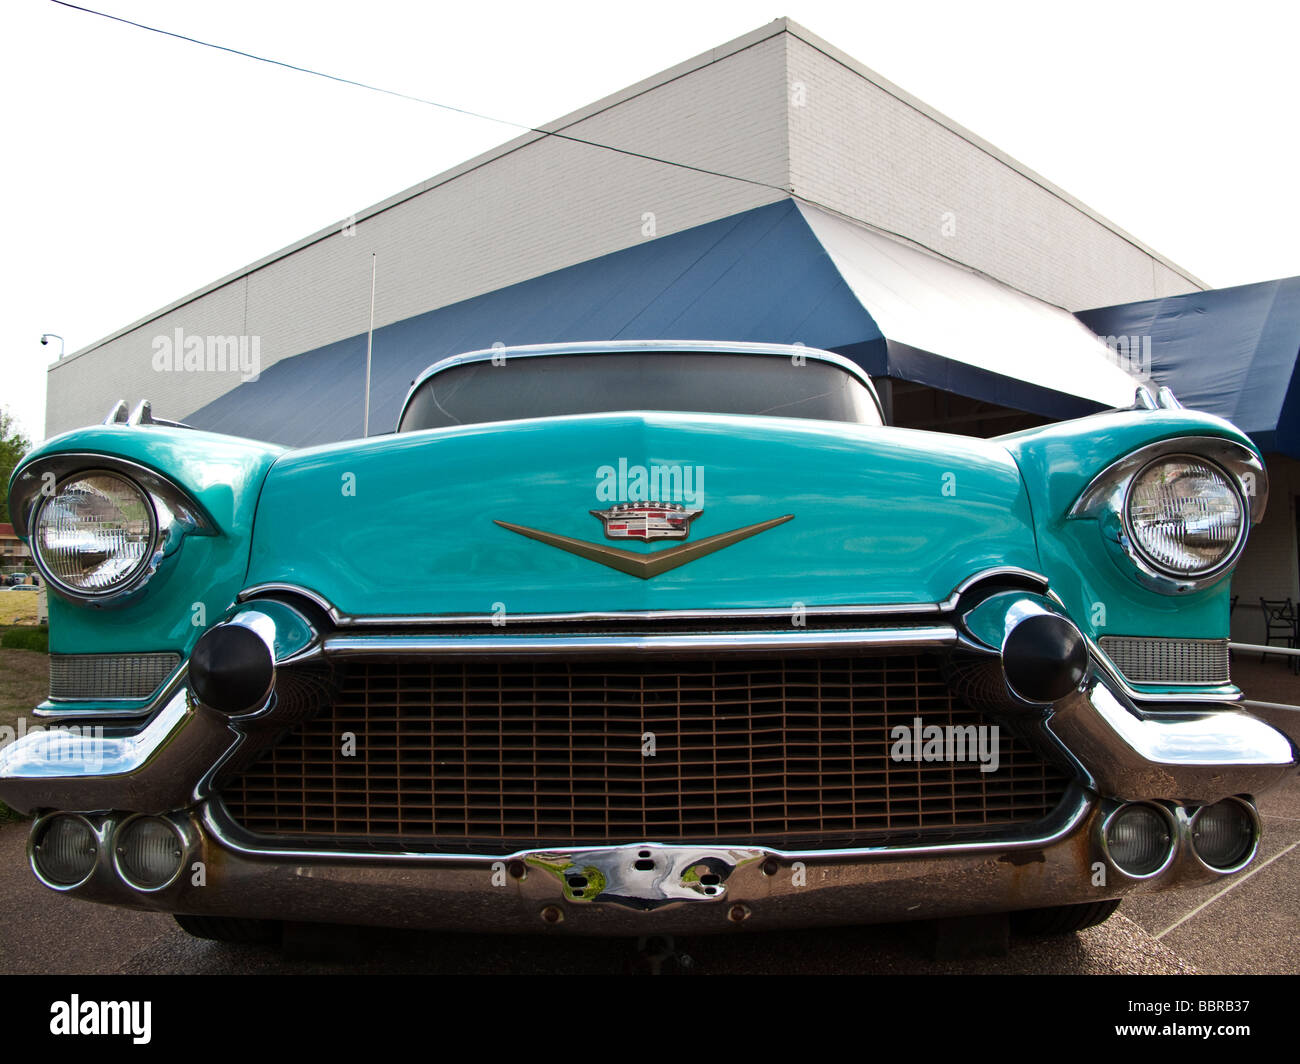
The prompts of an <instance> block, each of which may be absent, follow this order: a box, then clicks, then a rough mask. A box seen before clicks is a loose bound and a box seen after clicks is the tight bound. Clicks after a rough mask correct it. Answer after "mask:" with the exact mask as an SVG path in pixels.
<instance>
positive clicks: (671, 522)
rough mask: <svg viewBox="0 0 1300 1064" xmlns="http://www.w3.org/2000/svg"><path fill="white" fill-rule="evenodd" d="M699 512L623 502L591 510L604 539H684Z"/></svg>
mask: <svg viewBox="0 0 1300 1064" xmlns="http://www.w3.org/2000/svg"><path fill="white" fill-rule="evenodd" d="M702 513H704V511H703V510H702V509H700V510H688V509H687V508H686V507H685V506H682V505H681V504H680V503H673V502H624V503H619V504H618V505H616V506H611V507H610V508H609V509H608V510H592V511H591V516H592V517H599V518H600V519H601V521H602V522H603V523H604V525H605V538H606V539H640V540H646V541H649V540H652V539H685V538H686V537H687V536H689V535H690V534H691V522H692V521H694V520H695V519H696V518H697V517H699V516H700V514H702Z"/></svg>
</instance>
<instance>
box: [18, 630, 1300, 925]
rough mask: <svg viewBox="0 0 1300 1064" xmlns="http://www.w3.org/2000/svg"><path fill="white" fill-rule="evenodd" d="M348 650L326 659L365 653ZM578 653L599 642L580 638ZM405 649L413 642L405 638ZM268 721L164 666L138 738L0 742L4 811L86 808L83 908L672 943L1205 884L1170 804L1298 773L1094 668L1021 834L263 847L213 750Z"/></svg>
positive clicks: (260, 738)
mask: <svg viewBox="0 0 1300 1064" xmlns="http://www.w3.org/2000/svg"><path fill="white" fill-rule="evenodd" d="M263 616H265V615H259V617H255V618H253V620H254V621H258V620H259V619H260V617H263ZM262 627H266V626H262ZM273 628H274V626H273V625H272V626H271V627H270V628H268V630H267V633H266V637H265V638H266V644H267V647H268V649H270V650H271V652H272V653H273V654H274V656H275V659H276V661H277V663H280V664H283V662H284V661H285V660H286V657H288V656H292V657H294V658H296V659H298V660H301V658H302V656H303V654H304V650H303V648H302V647H301V646H292V647H286V646H284V645H283V641H282V640H281V639H279V638H277V635H276V632H275V631H274V630H273ZM918 633H922V634H921V639H922V640H923V645H927V646H929V647H932V648H933V647H942V646H951V645H952V644H954V643H957V642H958V641H959V640H964V639H965V638H966V637H965V636H964V635H963V634H961V633H960V632H959V631H958V630H957V628H956V627H946V626H944V625H936V624H927V625H925V626H911V627H907V628H901V629H896V630H893V633H892V635H891V634H890V630H888V629H883V628H879V627H877V628H873V629H872V630H871V632H870V633H869V636H868V638H869V640H870V641H871V643H872V645H873V646H874V647H875V648H877V649H878V648H879V647H880V646H882V645H890V642H891V640H892V642H893V645H898V646H908V645H910V646H913V647H915V646H916V645H917V637H918ZM673 638H674V639H675V640H676V639H678V637H673ZM711 638H715V639H716V637H711ZM787 638H789V637H787ZM805 638H812V639H814V640H816V639H819V638H821V637H820V636H818V635H817V634H816V633H808V634H807V637H805ZM834 638H835V640H836V642H837V643H838V644H843V643H844V642H846V641H847V640H848V639H849V638H851V637H850V636H846V635H845V634H844V633H842V632H837V633H836V634H835V637H834ZM678 641H679V640H678ZM357 642H358V641H357V640H353V642H351V643H349V644H348V645H347V646H346V647H344V648H342V652H344V653H361V652H364V651H365V648H364V647H363V646H360V645H354V643H357ZM458 645H459V646H462V647H463V646H464V645H465V643H464V641H463V640H462V641H461V642H460V643H459V644H458ZM647 645H648V644H647ZM653 649H654V648H653V647H651V652H653ZM671 649H673V650H674V652H680V650H681V648H680V646H675V647H674V648H671ZM723 649H724V650H725V646H724V647H723ZM709 650H710V652H716V650H717V648H715V647H710V648H709ZM591 651H592V652H594V653H598V652H600V646H599V644H598V643H593V645H592V647H591ZM621 651H622V652H625V653H626V652H627V651H628V648H627V647H626V646H623V647H622V648H621ZM386 652H387V653H392V652H393V648H392V647H387V648H386ZM411 652H412V653H415V652H417V651H416V650H412V651H411ZM418 652H419V653H430V652H431V651H430V649H429V648H428V647H427V646H423V645H421V646H420V647H419V648H418ZM492 652H493V653H496V652H498V651H497V650H496V649H493V650H492ZM532 652H545V651H544V650H542V651H532ZM308 653H310V650H308ZM285 701H286V703H287V702H289V701H292V700H288V699H286V700H285ZM287 711H288V710H287V709H286V707H285V706H284V705H281V706H280V707H279V708H278V709H277V703H276V700H275V699H272V700H271V701H270V702H268V703H267V705H266V706H264V707H262V708H261V709H259V710H256V711H253V712H250V713H247V714H243V715H241V716H238V717H231V716H229V715H223V714H220V713H217V712H215V711H213V710H211V709H209V708H208V707H205V706H203V705H200V704H199V703H198V702H197V700H196V699H195V698H194V697H193V694H192V693H191V691H190V690H189V689H188V688H187V687H186V686H185V684H184V676H183V672H182V674H181V675H178V677H177V679H176V680H175V681H174V683H173V686H172V688H171V689H170V690H168V691H166V692H164V693H163V695H162V697H161V698H160V705H159V708H158V709H157V711H156V712H155V714H154V716H153V717H152V719H151V720H150V721H149V722H148V723H147V724H146V725H145V726H144V727H142V728H138V729H135V730H122V731H120V732H118V733H116V734H114V733H109V734H105V735H104V736H102V737H96V736H94V735H86V734H80V735H69V734H61V733H57V732H54V733H47V734H45V735H29V736H27V737H26V738H24V739H22V740H20V741H19V742H17V743H14V744H12V745H11V746H9V747H7V748H5V749H3V750H0V800H3V801H5V802H6V803H8V804H9V805H11V806H13V807H14V808H17V809H19V810H22V811H51V810H69V811H75V812H79V813H83V814H86V819H87V820H88V821H89V822H90V823H91V825H92V827H93V829H94V830H95V832H96V834H97V835H98V837H99V845H98V848H97V852H98V855H99V856H98V858H97V861H98V863H97V865H96V867H95V869H94V870H93V871H92V872H91V874H90V875H89V876H88V877H87V878H86V879H85V880H84V881H83V882H82V883H80V884H78V885H76V886H73V887H63V886H58V885H55V884H49V883H47V885H48V886H51V887H52V889H56V890H60V891H63V892H66V893H71V894H74V895H75V896H78V897H82V898H85V899H87V900H93V901H100V902H106V903H109V904H116V905H122V906H127V907H134V908H143V909H156V910H162V911H172V912H185V913H195V914H210V915H228V916H242V917H260V918H268V919H293V920H306V921H322V922H344V923H368V924H375V925H382V926H397V927H420V928H434V929H437V928H442V929H459V930H470V929H480V930H491V931H514V932H529V931H540V930H544V929H546V928H553V929H556V930H559V931H562V932H572V933H579V934H642V933H648V932H651V931H654V932H665V933H692V932H706V931H720V930H726V929H728V928H733V927H737V926H741V925H743V926H745V927H754V928H765V927H802V926H815V925H826V924H850V923H853V924H858V923H868V922H881V921H893V920H907V919H926V918H935V917H943V916H953V915H961V914H974V913H981V912H1002V911H1008V910H1015V909H1026V908H1036V907H1042V906H1049V905H1065V904H1072V903H1086V902H1094V901H1099V900H1103V899H1108V898H1114V897H1119V896H1121V895H1123V894H1126V893H1128V892H1130V891H1139V890H1141V891H1145V890H1161V889H1166V888H1168V887H1172V886H1178V885H1184V884H1187V883H1193V882H1205V881H1209V880H1213V879H1217V878H1221V877H1222V875H1223V874H1224V873H1220V872H1216V871H1214V870H1212V869H1210V868H1208V867H1207V866H1205V865H1204V864H1202V863H1201V862H1200V860H1199V859H1198V858H1197V857H1196V855H1195V853H1194V851H1193V848H1192V847H1191V845H1190V812H1189V808H1188V807H1195V806H1196V805H1199V804H1204V803H1211V802H1215V801H1218V800H1220V799H1223V798H1227V797H1231V796H1253V795H1257V794H1259V793H1262V792H1263V791H1265V790H1267V789H1269V788H1270V787H1272V786H1274V785H1275V784H1276V783H1278V782H1279V781H1281V780H1282V779H1283V778H1285V777H1286V776H1288V775H1289V774H1290V773H1292V772H1294V771H1295V768H1296V764H1297V756H1296V746H1295V745H1293V740H1295V739H1296V737H1294V736H1293V737H1291V738H1288V737H1287V736H1286V735H1284V734H1283V733H1282V732H1281V731H1279V730H1277V729H1276V728H1274V727H1272V726H1270V725H1269V724H1266V723H1264V722H1263V721H1261V720H1259V719H1257V718H1255V717H1253V716H1251V715H1250V714H1248V713H1245V712H1243V711H1241V710H1239V709H1237V708H1234V707H1233V706H1231V704H1225V703H1208V704H1207V703H1205V702H1201V703H1199V704H1190V703H1187V704H1179V703H1175V702H1166V703H1163V704H1160V705H1158V706H1150V705H1143V706H1139V705H1138V704H1136V703H1134V702H1133V701H1132V700H1131V698H1130V697H1129V692H1128V691H1127V690H1126V689H1125V687H1124V685H1123V683H1122V681H1121V680H1119V679H1118V678H1117V677H1115V676H1114V675H1113V674H1112V673H1110V672H1109V671H1108V670H1107V668H1106V666H1105V662H1104V661H1102V660H1100V659H1098V658H1096V657H1094V658H1093V659H1092V661H1091V664H1090V666H1089V671H1088V674H1087V676H1086V678H1085V680H1084V682H1083V683H1081V684H1080V686H1079V687H1078V688H1077V689H1076V690H1074V691H1073V692H1072V693H1071V694H1069V695H1067V696H1066V697H1064V698H1062V699H1060V700H1059V701H1058V702H1057V703H1055V704H1054V705H1052V706H1050V707H1045V708H1044V710H1043V712H1042V713H1041V714H1040V715H1039V717H1038V718H1037V719H1038V721H1039V724H1038V725H1037V726H1038V727H1039V728H1040V733H1041V736H1042V741H1044V742H1049V743H1055V744H1057V745H1058V746H1059V747H1060V748H1061V749H1062V750H1063V751H1066V752H1068V755H1069V756H1070V758H1072V759H1073V760H1074V762H1075V763H1076V766H1077V776H1078V779H1079V783H1078V784H1077V785H1076V786H1075V787H1073V788H1072V790H1071V791H1070V794H1069V795H1068V796H1067V799H1066V801H1065V803H1064V804H1063V807H1062V808H1061V809H1059V810H1058V812H1057V814H1056V815H1055V817H1054V818H1053V820H1052V821H1051V822H1050V824H1049V826H1048V827H1047V828H1046V829H1043V831H1044V833H1042V834H1039V835H1037V836H1034V837H1024V836H1007V837H1004V838H1000V839H996V840H992V841H979V842H963V843H952V844H944V845H919V846H897V845H893V846H877V847H866V848H856V849H851V850H823V851H797V852H795V851H791V852H787V851H781V850H777V849H774V848H770V847H764V846H753V845H748V844H740V845H735V844H731V843H728V842H727V841H726V840H720V841H719V842H718V843H716V844H701V845H664V844H660V843H657V842H656V841H654V840H653V839H649V840H645V841H633V842H629V843H627V844H626V845H619V846H609V847H595V848H590V847H588V848H572V847H570V848H561V849H541V850H526V851H520V852H516V853H513V854H509V855H499V854H498V855H472V854H438V853H433V852H418V853H417V852H381V851H376V850H365V851H360V852H335V851H308V850H294V849H287V848H282V847H277V848H274V849H272V848H267V847H266V846H265V844H264V843H258V842H256V841H254V840H253V839H252V838H251V837H249V836H247V835H245V834H243V833H242V831H241V830H240V829H239V828H238V827H237V826H236V825H234V824H233V823H232V822H231V821H230V820H229V818H228V817H227V816H226V814H225V813H224V810H223V807H222V806H221V804H220V799H219V797H218V795H217V788H216V787H214V780H215V779H217V778H218V777H217V773H218V772H219V771H220V769H221V767H222V766H223V765H224V764H226V763H227V762H229V760H230V759H231V758H232V757H238V756H243V755H246V754H247V753H248V752H249V747H250V746H256V745H257V744H258V743H265V742H269V741H273V737H274V736H275V735H276V734H278V732H279V730H280V729H282V728H283V727H285V726H288V725H289V724H291V723H292V722H293V721H292V720H280V719H278V718H277V713H280V714H283V713H285V712H287ZM1125 800H1127V801H1131V800H1142V801H1147V802H1157V803H1160V804H1161V805H1162V806H1163V807H1164V809H1165V812H1166V813H1167V814H1168V817H1169V820H1170V823H1171V825H1173V826H1174V827H1175V832H1174V834H1175V839H1176V845H1175V851H1174V855H1173V858H1172V860H1171V861H1170V862H1169V863H1168V865H1167V866H1166V867H1164V868H1162V869H1161V870H1160V872H1159V873H1158V874H1155V875H1153V876H1150V877H1146V878H1134V877H1130V876H1127V875H1126V874H1125V873H1124V872H1122V871H1121V870H1120V869H1119V868H1117V867H1116V866H1115V865H1113V864H1112V863H1111V862H1110V861H1109V859H1108V857H1107V856H1106V853H1105V848H1104V847H1103V846H1102V844H1101V826H1102V824H1103V822H1104V820H1105V818H1106V817H1107V816H1108V815H1109V813H1110V812H1111V811H1112V810H1113V809H1114V808H1115V806H1116V804H1117V803H1118V802H1119V801H1125ZM121 810H127V811H129V813H128V812H119V811H121ZM132 814H155V815H163V816H166V817H167V818H168V819H169V820H171V822H172V823H173V824H174V825H175V827H176V828H177V830H178V832H179V835H180V837H181V838H182V839H183V840H184V849H185V853H184V861H183V863H182V865H181V872H180V873H179V874H178V875H177V876H176V877H175V880H174V882H172V883H170V884H168V885H166V886H164V887H161V888H158V889H154V890H142V889H137V888H134V887H132V886H130V885H129V884H128V883H127V882H126V881H125V880H124V878H123V877H122V876H121V875H120V873H119V872H118V870H117V868H116V865H115V860H114V851H115V846H114V839H115V833H116V831H117V829H118V827H119V826H120V825H121V823H122V822H123V821H124V820H125V819H126V818H127V817H128V816H129V815H132ZM41 823H42V821H41V820H38V821H37V823H36V825H35V826H34V828H33V837H35V836H36V834H37V833H39V831H40V828H41ZM33 870H35V863H34V862H33ZM38 876H39V873H38ZM200 883H201V885H199V884H200Z"/></svg>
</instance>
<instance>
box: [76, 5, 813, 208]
mask: <svg viewBox="0 0 1300 1064" xmlns="http://www.w3.org/2000/svg"><path fill="white" fill-rule="evenodd" d="M50 3H52V4H57V5H58V6H59V7H66V8H70V9H71V10H73V11H80V12H83V13H84V14H87V15H97V16H98V17H100V18H105V19H108V20H109V21H111V22H118V23H121V24H122V25H124V26H133V27H135V28H136V29H139V30H146V31H148V32H149V33H157V34H159V35H161V36H163V37H171V38H172V39H173V40H177V41H185V42H186V43H187V44H197V45H199V46H200V47H202V48H211V49H213V50H214V51H218V52H226V53H228V54H229V55H237V56H241V57H242V58H244V59H252V60H254V61H255V62H258V63H266V64H268V65H269V66H277V67H282V68H284V69H285V70H293V71H295V72H297V73H299V74H308V75H310V76H311V77H315V78H324V79H325V80H326V81H334V82H337V83H338V84H340V85H351V86H352V87H353V88H357V89H365V90H366V91H367V92H377V93H381V94H382V95H384V96H393V97H396V98H397V99H399V100H409V101H411V102H412V103H419V104H424V105H425V106H427V107H436V108H438V109H439V110H442V111H450V112H452V113H454V114H460V115H465V116H467V117H469V118H477V119H480V120H482V121H484V122H495V123H496V124H497V125H502V126H510V127H512V128H514V129H518V130H521V131H523V132H525V133H536V134H538V135H540V136H543V137H555V138H556V139H558V140H567V141H570V142H572V143H574V144H584V145H586V146H587V147H589V148H599V149H601V150H602V151H612V152H616V153H618V154H619V155H626V156H629V157H630V158H633V159H644V160H646V161H647V162H652V163H661V164H662V165H664V166H675V167H677V168H678V169H680V170H691V171H693V172H695V173H697V174H706V175H708V176H710V177H722V178H726V179H727V180H728V181H740V182H743V183H744V184H746V185H755V186H757V187H759V188H766V189H771V190H772V191H774V192H782V193H785V194H786V195H790V193H791V190H790V189H788V188H783V187H782V186H780V185H773V184H770V183H768V182H767V181H759V180H757V179H755V178H752V177H742V176H741V175H739V174H728V173H724V172H723V171H721V170H710V169H709V168H708V167H705V166H693V165H692V164H690V163H683V162H679V161H677V160H675V159H665V158H663V157H662V156H659V155H649V154H647V153H645V152H639V151H632V150H631V149H630V148H620V147H618V146H616V145H614V144H602V143H601V142H599V141H595V140H587V139H586V138H584V137H575V136H573V135H572V134H569V133H558V132H556V131H555V130H550V129H541V128H539V127H537V126H530V125H527V124H526V123H523V122H512V121H511V120H510V119H508V118H497V117H496V116H495V115H489V114H483V113H482V112H481V111H471V110H469V109H468V108H465V107H457V106H455V105H454V104H449V103H442V102H441V101H439V100H430V99H426V98H425V97H423V96H413V95H411V94H410V93H406V92H398V91H396V90H395V89H386V88H384V87H383V86H382V85H371V84H369V83H368V82H364V81H356V80H354V79H353V78H345V77H341V76H340V75H338V74H329V73H326V72H325V71H323V70H314V69H313V68H311V67H305V66H298V65H297V64H295V63H286V62H284V61H283V60H281V59H271V58H270V57H268V56H264V55H255V54H254V53H252V52H245V51H243V50H242V49H239V48H231V47H230V46H228V45H224V44H216V43H215V42H213V41H205V40H201V39H200V38H198V37H188V36H186V35H185V34H183V33H175V32H173V31H172V30H165V29H162V28H161V27H159V26H150V25H148V24H146V23H144V22H135V21H133V20H131V19H129V18H122V17H121V16H120V15H111V14H109V13H108V12H107V11H97V10H95V9H94V8H90V7H82V6H81V5H80V4H71V3H68V0H50Z"/></svg>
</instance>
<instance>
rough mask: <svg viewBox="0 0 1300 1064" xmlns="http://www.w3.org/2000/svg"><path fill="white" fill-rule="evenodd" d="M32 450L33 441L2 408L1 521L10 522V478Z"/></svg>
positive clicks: (0, 457) (0, 426) (0, 428)
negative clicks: (19, 429)
mask: <svg viewBox="0 0 1300 1064" xmlns="http://www.w3.org/2000/svg"><path fill="white" fill-rule="evenodd" d="M31 449H32V443H31V440H29V439H28V438H27V437H26V436H24V435H23V434H22V433H21V432H19V431H18V426H17V424H16V423H15V422H14V419H13V415H11V414H10V413H9V411H8V410H6V409H5V408H4V407H2V406H0V521H8V520H10V518H9V477H10V475H11V474H12V473H13V471H14V466H16V465H17V464H18V463H19V462H20V461H21V460H22V457H23V455H25V454H26V453H27V452H28V451H30V450H31Z"/></svg>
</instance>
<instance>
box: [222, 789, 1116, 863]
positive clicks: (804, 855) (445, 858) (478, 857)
mask: <svg viewBox="0 0 1300 1064" xmlns="http://www.w3.org/2000/svg"><path fill="white" fill-rule="evenodd" d="M1071 792H1072V793H1073V795H1074V803H1073V805H1065V804H1064V803H1063V804H1062V806H1061V809H1063V810H1064V813H1061V811H1060V810H1058V815H1054V817H1053V821H1054V823H1053V824H1052V826H1051V827H1049V828H1048V830H1047V831H1046V832H1045V833H1044V834H1042V835H1034V836H1030V837H1028V838H1024V839H1019V840H1014V841H1007V840H1005V839H990V840H979V841H971V842H944V843H930V844H928V845H911V846H860V847H856V848H854V849H843V850H780V849H776V848H775V847H771V846H760V845H753V844H750V843H735V844H732V843H726V844H717V845H726V846H728V847H732V846H734V847H735V848H740V849H747V850H753V851H755V852H756V853H761V854H762V855H763V856H765V857H766V856H770V857H776V858H778V859H789V860H794V861H834V860H848V861H851V860H855V859H861V858H864V857H881V858H892V857H936V856H944V855H950V854H952V855H959V854H977V853H989V852H997V853H1002V852H1005V851H1007V850H1032V849H1039V848H1041V847H1043V846H1048V845H1051V844H1052V843H1055V842H1059V841H1060V840H1061V839H1063V838H1065V837H1066V836H1067V835H1069V834H1071V833H1072V832H1073V831H1074V830H1075V829H1076V828H1077V827H1078V826H1079V825H1080V824H1081V823H1083V821H1084V820H1085V819H1086V818H1087V816H1088V814H1089V813H1090V812H1091V810H1092V804H1093V803H1092V799H1091V798H1090V797H1089V795H1088V792H1086V791H1085V790H1083V788H1081V787H1072V788H1071V791H1070V792H1067V794H1068V793H1071ZM1059 816H1063V818H1064V819H1061V820H1060V822H1059V823H1057V822H1055V821H1056V820H1058V819H1059ZM201 818H202V822H203V826H204V828H205V829H206V830H207V831H208V832H209V833H210V834H211V835H212V836H213V838H215V839H216V840H217V841H218V842H219V843H221V845H222V846H223V847H225V848H227V849H230V850H234V851H235V852H236V853H240V854H244V855H247V856H250V857H280V858H285V859H291V860H302V861H310V860H322V861H337V860H344V861H358V862H366V863H372V862H386V861H404V862H410V863H412V864H434V865H437V864H449V865H458V864H475V863H486V864H489V865H490V864H491V863H493V862H496V861H512V860H527V859H528V858H529V857H536V856H540V855H554V854H556V853H563V852H567V851H573V852H582V853H589V852H591V851H593V850H600V849H609V850H621V849H627V848H628V846H633V847H636V846H643V847H644V848H645V849H648V850H674V849H682V848H683V847H685V846H692V845H695V844H693V843H659V842H646V843H637V842H635V841H633V842H631V843H620V844H619V845H618V846H610V847H599V846H587V845H573V846H548V847H544V848H543V847H538V848H533V849H528V850H517V851H515V852H514V853H512V854H499V853H498V854H474V853H415V852H411V851H409V850H387V851H384V850H370V849H367V850H310V849H286V848H280V847H274V846H257V845H254V844H252V843H248V842H242V841H240V840H239V839H238V838H237V837H236V835H235V831H236V830H237V829H236V828H235V825H234V822H233V821H232V820H231V819H230V818H229V814H228V813H227V812H226V811H225V808H224V807H222V806H220V805H219V804H218V803H217V802H215V801H208V802H205V803H204V804H203V807H202V811H201ZM699 845H700V847H701V848H703V847H705V846H708V845H711V844H710V843H707V842H701V843H700V844H699Z"/></svg>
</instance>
